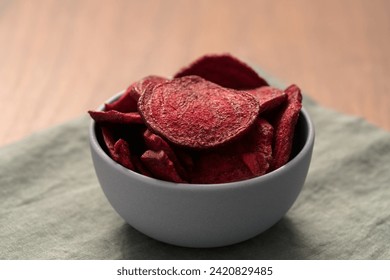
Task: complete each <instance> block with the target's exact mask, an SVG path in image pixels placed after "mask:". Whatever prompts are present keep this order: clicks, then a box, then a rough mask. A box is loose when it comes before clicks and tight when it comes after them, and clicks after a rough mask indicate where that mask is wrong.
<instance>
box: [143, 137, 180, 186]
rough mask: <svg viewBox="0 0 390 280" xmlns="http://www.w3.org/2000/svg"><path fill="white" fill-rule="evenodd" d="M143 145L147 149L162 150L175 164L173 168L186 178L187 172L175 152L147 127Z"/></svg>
mask: <svg viewBox="0 0 390 280" xmlns="http://www.w3.org/2000/svg"><path fill="white" fill-rule="evenodd" d="M144 139H145V145H146V147H147V149H149V150H152V151H155V152H158V151H164V152H165V154H166V155H167V156H168V158H169V159H170V160H171V161H172V163H173V164H174V166H175V169H176V170H177V172H178V173H179V174H180V176H181V177H182V178H187V177H188V174H187V172H186V171H185V169H184V167H183V166H182V164H181V163H180V161H179V159H178V158H177V156H176V153H175V152H174V151H173V149H172V147H171V146H170V145H169V144H168V143H167V142H166V141H165V140H164V139H162V138H161V137H160V136H158V135H157V134H154V133H153V132H151V131H150V130H149V129H147V130H146V131H145V133H144Z"/></svg>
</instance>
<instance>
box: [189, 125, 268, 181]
mask: <svg viewBox="0 0 390 280" xmlns="http://www.w3.org/2000/svg"><path fill="white" fill-rule="evenodd" d="M272 140H273V127H272V126H271V125H270V124H269V123H268V122H267V121H266V120H264V119H258V121H257V122H256V123H255V125H254V127H253V129H251V131H250V132H249V133H248V134H247V135H245V136H244V137H243V138H241V139H240V140H239V141H235V142H233V143H231V144H229V145H227V146H225V147H222V148H220V149H216V150H210V151H204V152H200V153H199V154H198V157H197V159H196V161H195V168H194V172H193V173H192V174H191V175H192V177H191V183H200V184H218V183H228V182H235V181H241V180H245V179H250V178H253V177H256V176H260V175H263V174H265V173H266V172H267V171H268V170H269V167H270V164H271V162H272Z"/></svg>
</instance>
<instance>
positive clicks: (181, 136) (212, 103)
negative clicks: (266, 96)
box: [138, 76, 259, 149]
mask: <svg viewBox="0 0 390 280" xmlns="http://www.w3.org/2000/svg"><path fill="white" fill-rule="evenodd" d="M138 110H139V112H140V113H141V115H142V117H143V118H144V120H145V123H146V125H147V126H149V128H151V130H152V131H153V132H155V133H157V134H159V135H161V136H162V137H164V138H165V139H167V140H168V141H170V142H172V143H174V144H177V145H180V146H184V147H188V148H195V149H205V148H211V147H217V146H219V145H222V144H225V143H228V142H230V141H233V140H234V139H236V138H238V137H239V136H241V135H243V134H244V133H245V132H246V131H248V130H249V129H250V127H251V126H252V125H253V123H254V122H255V120H256V117H257V115H258V113H259V103H258V102H257V100H256V99H255V98H254V97H253V96H252V95H251V94H249V93H247V92H244V91H237V90H232V89H227V88H223V87H220V86H218V85H216V84H214V83H211V82H209V81H206V80H204V79H202V78H200V77H198V76H186V77H182V78H177V79H173V80H171V81H169V82H166V83H162V84H160V85H158V86H156V87H155V88H154V89H153V90H152V91H149V92H145V93H144V95H142V96H141V98H140V99H139V102H138Z"/></svg>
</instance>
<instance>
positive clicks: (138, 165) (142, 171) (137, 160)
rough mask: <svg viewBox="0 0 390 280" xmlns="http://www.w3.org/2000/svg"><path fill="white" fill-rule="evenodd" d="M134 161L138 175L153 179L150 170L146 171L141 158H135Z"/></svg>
mask: <svg viewBox="0 0 390 280" xmlns="http://www.w3.org/2000/svg"><path fill="white" fill-rule="evenodd" d="M132 161H133V164H134V167H135V171H137V172H138V173H140V174H142V175H145V176H148V177H153V174H152V173H150V172H149V170H147V169H146V167H145V166H144V164H143V163H142V162H141V159H140V158H138V157H133V158H132Z"/></svg>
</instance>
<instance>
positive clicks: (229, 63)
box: [174, 54, 268, 89]
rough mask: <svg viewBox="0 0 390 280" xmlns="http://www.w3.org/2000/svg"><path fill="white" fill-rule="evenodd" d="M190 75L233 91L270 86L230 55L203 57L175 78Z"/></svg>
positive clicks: (182, 70)
mask: <svg viewBox="0 0 390 280" xmlns="http://www.w3.org/2000/svg"><path fill="white" fill-rule="evenodd" d="M190 75H196V76H200V77H202V78H204V79H206V80H208V81H210V82H213V83H216V84H218V85H220V86H223V87H227V88H232V89H252V88H258V87H261V86H267V85H268V83H267V82H266V81H265V80H264V79H263V78H261V77H260V76H259V75H258V74H257V73H256V72H255V71H254V70H253V69H252V68H251V67H249V66H248V65H247V64H245V63H244V62H242V61H240V60H238V59H237V58H235V57H233V56H231V55H230V54H222V55H206V56H203V57H201V58H199V59H198V60H196V61H194V62H193V63H191V64H190V65H189V66H187V67H185V68H183V69H181V70H180V71H179V72H178V73H177V74H176V75H175V76H174V78H179V77H184V76H190Z"/></svg>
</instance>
